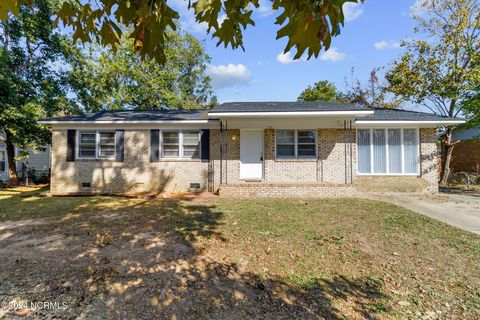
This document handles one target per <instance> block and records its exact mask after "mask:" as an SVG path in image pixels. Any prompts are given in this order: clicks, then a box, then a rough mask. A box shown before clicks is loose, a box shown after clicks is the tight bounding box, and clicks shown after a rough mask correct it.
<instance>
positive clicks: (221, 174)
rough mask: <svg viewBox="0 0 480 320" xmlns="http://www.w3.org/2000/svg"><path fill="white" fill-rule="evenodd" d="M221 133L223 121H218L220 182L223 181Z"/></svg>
mask: <svg viewBox="0 0 480 320" xmlns="http://www.w3.org/2000/svg"><path fill="white" fill-rule="evenodd" d="M222 134H223V122H222V121H220V133H219V140H220V143H219V148H220V184H222V182H223V147H222V144H223V139H222Z"/></svg>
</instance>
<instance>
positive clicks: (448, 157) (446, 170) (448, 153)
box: [440, 128, 455, 185]
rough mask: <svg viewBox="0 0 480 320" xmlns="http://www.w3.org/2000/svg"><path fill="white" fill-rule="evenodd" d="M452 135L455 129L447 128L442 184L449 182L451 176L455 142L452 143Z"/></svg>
mask: <svg viewBox="0 0 480 320" xmlns="http://www.w3.org/2000/svg"><path fill="white" fill-rule="evenodd" d="M452 136H453V129H452V128H447V132H446V133H445V145H444V147H445V151H444V152H445V161H444V163H443V168H442V173H441V179H440V184H441V185H446V184H447V182H448V177H449V176H450V162H451V161H452V153H453V147H455V144H453V143H452Z"/></svg>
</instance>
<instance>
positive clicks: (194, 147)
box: [182, 131, 200, 158]
mask: <svg viewBox="0 0 480 320" xmlns="http://www.w3.org/2000/svg"><path fill="white" fill-rule="evenodd" d="M182 141H183V142H182V157H183V158H199V157H200V153H199V151H200V132H198V131H184V132H183V140H182Z"/></svg>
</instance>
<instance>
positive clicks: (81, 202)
mask: <svg viewBox="0 0 480 320" xmlns="http://www.w3.org/2000/svg"><path fill="white" fill-rule="evenodd" d="M47 191H48V187H44V188H35V187H17V188H8V189H0V221H5V220H22V219H34V218H45V217H57V216H62V215H65V214H69V213H82V212H98V211H104V212H106V211H113V210H120V209H122V208H126V207H130V206H134V205H136V204H138V203H139V202H141V200H139V199H130V198H121V197H104V196H99V197H48V196H47Z"/></svg>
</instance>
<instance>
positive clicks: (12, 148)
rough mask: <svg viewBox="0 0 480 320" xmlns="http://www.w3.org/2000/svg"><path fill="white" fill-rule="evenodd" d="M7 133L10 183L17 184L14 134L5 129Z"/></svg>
mask: <svg viewBox="0 0 480 320" xmlns="http://www.w3.org/2000/svg"><path fill="white" fill-rule="evenodd" d="M5 135H6V138H7V139H6V141H5V143H6V145H7V159H8V177H9V180H10V181H9V184H12V185H17V184H18V174H17V166H16V163H15V146H14V145H13V142H12V134H11V133H10V131H8V130H5Z"/></svg>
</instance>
